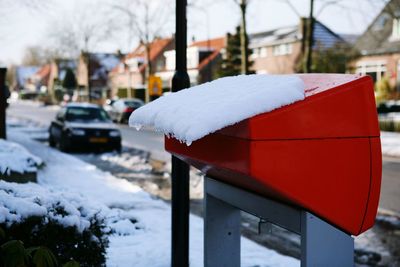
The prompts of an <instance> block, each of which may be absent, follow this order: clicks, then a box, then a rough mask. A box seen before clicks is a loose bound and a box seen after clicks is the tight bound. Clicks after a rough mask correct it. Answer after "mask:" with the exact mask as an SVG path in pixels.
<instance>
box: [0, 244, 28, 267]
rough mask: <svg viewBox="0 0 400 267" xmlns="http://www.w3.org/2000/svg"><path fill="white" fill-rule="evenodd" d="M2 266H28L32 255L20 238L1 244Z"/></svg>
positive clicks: (0, 257)
mask: <svg viewBox="0 0 400 267" xmlns="http://www.w3.org/2000/svg"><path fill="white" fill-rule="evenodd" d="M0 249H1V254H0V262H1V263H0V264H1V265H0V266H2V267H3V266H4V267H25V266H28V264H29V261H30V255H29V253H28V252H27V251H26V250H25V247H24V243H22V241H20V240H11V241H8V242H6V243H4V244H2V245H1V247H0Z"/></svg>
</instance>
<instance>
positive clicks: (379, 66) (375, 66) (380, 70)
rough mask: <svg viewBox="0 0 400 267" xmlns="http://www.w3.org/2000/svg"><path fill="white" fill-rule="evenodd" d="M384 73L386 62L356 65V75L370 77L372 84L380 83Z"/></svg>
mask: <svg viewBox="0 0 400 267" xmlns="http://www.w3.org/2000/svg"><path fill="white" fill-rule="evenodd" d="M386 71H387V68H386V62H384V61H371V62H360V63H358V64H357V73H359V74H363V75H369V76H371V77H372V79H373V80H374V82H376V81H380V80H381V79H382V78H383V77H384V76H385V73H386Z"/></svg>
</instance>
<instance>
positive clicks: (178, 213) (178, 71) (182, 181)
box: [171, 0, 190, 267]
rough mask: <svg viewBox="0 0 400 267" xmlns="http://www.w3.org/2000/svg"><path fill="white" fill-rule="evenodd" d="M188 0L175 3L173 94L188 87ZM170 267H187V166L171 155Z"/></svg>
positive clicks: (178, 0)
mask: <svg viewBox="0 0 400 267" xmlns="http://www.w3.org/2000/svg"><path fill="white" fill-rule="evenodd" d="M186 6H187V0H176V23H175V24H176V26H175V27H176V33H175V51H176V53H175V62H176V64H175V74H174V77H173V78H172V92H177V91H179V90H181V89H185V88H188V87H189V86H190V79H189V75H188V74H187V68H186V48H187V43H186V42H187V21H186ZM171 182H172V188H171V191H172V201H171V206H172V233H171V266H172V267H188V266H189V165H188V164H186V163H185V162H183V161H181V160H180V159H178V158H177V157H175V156H172V174H171Z"/></svg>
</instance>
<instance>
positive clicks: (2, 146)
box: [0, 139, 42, 175]
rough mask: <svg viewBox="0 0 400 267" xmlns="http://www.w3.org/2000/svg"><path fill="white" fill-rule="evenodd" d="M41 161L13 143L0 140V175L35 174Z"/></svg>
mask: <svg viewBox="0 0 400 267" xmlns="http://www.w3.org/2000/svg"><path fill="white" fill-rule="evenodd" d="M41 164H42V160H41V159H40V158H38V157H36V156H34V155H32V154H31V153H29V152H28V151H27V150H26V149H25V148H24V147H22V146H20V145H19V144H16V143H14V142H10V141H6V140H4V139H0V175H2V174H7V175H10V173H11V172H17V173H27V172H36V171H37V167H38V166H39V165H41Z"/></svg>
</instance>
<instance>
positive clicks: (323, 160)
mask: <svg viewBox="0 0 400 267" xmlns="http://www.w3.org/2000/svg"><path fill="white" fill-rule="evenodd" d="M130 124H131V125H133V126H136V127H138V126H141V125H150V126H153V127H155V128H156V129H158V130H160V131H163V132H164V133H165V134H166V135H167V136H169V137H166V139H165V148H166V150H167V151H169V152H170V153H172V154H174V155H175V156H177V157H179V158H180V159H182V160H184V161H186V162H188V163H190V164H191V165H193V166H195V167H196V168H198V169H200V170H202V171H203V172H204V173H205V174H206V175H207V176H208V177H212V178H214V179H216V180H219V181H223V182H225V183H228V184H231V185H234V186H236V187H238V188H242V189H245V190H247V191H250V192H253V193H256V194H258V195H261V196H266V197H268V198H272V199H275V200H278V201H280V202H283V203H286V204H289V205H293V206H295V207H300V208H302V209H305V210H307V211H310V212H312V213H313V214H315V215H317V216H319V217H320V218H322V219H324V220H326V221H327V222H329V223H330V224H332V225H335V226H336V227H337V228H339V229H341V230H342V231H344V232H346V233H349V234H353V235H358V234H360V233H362V232H364V231H366V230H367V229H369V228H371V227H372V225H373V224H374V220H375V216H376V212H377V207H378V201H379V194H380V183H381V168H382V166H381V151H380V138H379V135H380V132H379V127H378V120H377V113H376V107H375V100H374V92H373V82H372V80H371V78H369V77H367V76H359V75H344V74H304V75H248V76H237V77H229V78H222V79H219V80H216V81H214V82H211V83H206V84H203V85H200V86H195V87H192V88H190V89H186V90H183V91H181V92H178V93H174V94H171V95H168V96H166V97H162V98H160V99H158V100H156V101H154V102H152V103H150V104H148V105H146V106H144V107H143V108H141V109H138V110H137V111H135V112H134V113H133V115H132V116H131V118H130Z"/></svg>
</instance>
